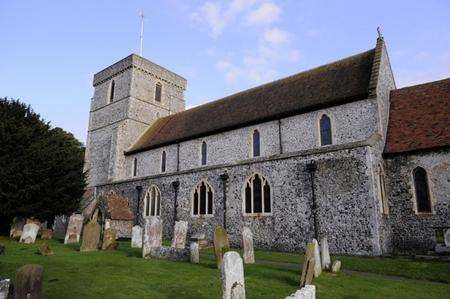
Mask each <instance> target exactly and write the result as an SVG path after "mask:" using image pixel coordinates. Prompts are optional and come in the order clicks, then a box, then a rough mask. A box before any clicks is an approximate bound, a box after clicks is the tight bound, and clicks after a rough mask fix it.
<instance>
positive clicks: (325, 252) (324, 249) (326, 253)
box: [320, 238, 331, 270]
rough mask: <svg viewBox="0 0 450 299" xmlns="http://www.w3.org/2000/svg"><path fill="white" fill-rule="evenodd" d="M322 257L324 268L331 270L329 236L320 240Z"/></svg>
mask: <svg viewBox="0 0 450 299" xmlns="http://www.w3.org/2000/svg"><path fill="white" fill-rule="evenodd" d="M320 257H321V261H322V269H326V270H330V268H331V258H330V249H329V248H328V240H327V238H322V240H321V241H320Z"/></svg>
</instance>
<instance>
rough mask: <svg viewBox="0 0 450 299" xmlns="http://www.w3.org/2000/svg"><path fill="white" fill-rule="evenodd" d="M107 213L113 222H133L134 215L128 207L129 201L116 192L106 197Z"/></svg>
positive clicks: (109, 193)
mask: <svg viewBox="0 0 450 299" xmlns="http://www.w3.org/2000/svg"><path fill="white" fill-rule="evenodd" d="M105 201H106V207H107V209H108V210H107V213H108V214H109V217H110V218H111V219H113V220H133V219H134V215H133V213H132V212H131V210H130V207H129V205H128V199H127V198H126V197H124V196H122V195H119V194H117V193H116V192H114V191H111V192H108V193H107V194H106V195H105Z"/></svg>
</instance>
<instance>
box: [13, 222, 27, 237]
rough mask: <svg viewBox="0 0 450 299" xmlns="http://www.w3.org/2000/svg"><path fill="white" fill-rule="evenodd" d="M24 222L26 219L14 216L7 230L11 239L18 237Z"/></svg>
mask: <svg viewBox="0 0 450 299" xmlns="http://www.w3.org/2000/svg"><path fill="white" fill-rule="evenodd" d="M25 223H26V220H25V219H24V218H21V217H14V219H13V223H12V224H11V230H10V231H9V236H10V237H11V238H13V239H20V236H22V231H23V227H24V225H25Z"/></svg>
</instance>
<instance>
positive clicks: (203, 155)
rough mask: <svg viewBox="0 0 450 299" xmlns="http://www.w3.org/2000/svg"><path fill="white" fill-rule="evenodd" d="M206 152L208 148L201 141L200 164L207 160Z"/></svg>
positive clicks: (204, 163)
mask: <svg viewBox="0 0 450 299" xmlns="http://www.w3.org/2000/svg"><path fill="white" fill-rule="evenodd" d="M207 154H208V148H207V146H206V142H204V141H203V142H202V165H206V162H207Z"/></svg>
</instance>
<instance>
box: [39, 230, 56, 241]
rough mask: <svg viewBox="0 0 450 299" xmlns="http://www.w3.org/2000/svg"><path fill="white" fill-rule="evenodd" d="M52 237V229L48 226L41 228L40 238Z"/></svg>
mask: <svg viewBox="0 0 450 299" xmlns="http://www.w3.org/2000/svg"><path fill="white" fill-rule="evenodd" d="M52 237H53V231H52V230H51V229H48V228H43V229H41V239H42V240H50V239H51V238H52Z"/></svg>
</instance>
